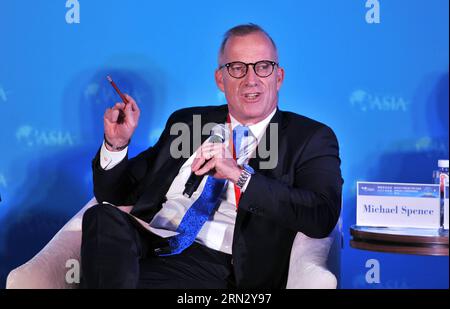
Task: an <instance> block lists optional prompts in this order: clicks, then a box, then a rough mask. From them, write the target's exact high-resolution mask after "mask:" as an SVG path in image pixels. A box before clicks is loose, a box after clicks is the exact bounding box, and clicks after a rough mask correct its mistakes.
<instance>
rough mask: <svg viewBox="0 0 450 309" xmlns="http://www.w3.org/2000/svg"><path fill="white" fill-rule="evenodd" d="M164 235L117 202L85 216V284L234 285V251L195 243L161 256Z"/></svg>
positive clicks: (182, 286) (149, 286)
mask: <svg viewBox="0 0 450 309" xmlns="http://www.w3.org/2000/svg"><path fill="white" fill-rule="evenodd" d="M162 243H163V241H162V238H161V237H159V236H157V235H154V234H152V233H150V232H149V231H147V230H146V229H144V228H143V227H142V226H140V225H139V223H137V222H136V221H135V220H133V219H132V218H131V217H130V216H129V215H127V214H126V213H123V212H122V211H120V210H119V209H117V208H115V207H114V206H111V205H106V204H103V205H96V206H93V207H91V208H90V209H88V210H87V211H86V212H85V214H84V216H83V232H82V244H81V287H82V288H226V287H229V286H233V280H232V268H231V256H230V255H228V254H225V253H222V252H219V251H216V250H212V249H209V248H207V247H205V246H202V245H200V244H197V243H194V244H192V245H191V246H190V247H189V248H187V249H186V250H185V251H183V252H182V253H181V254H178V255H173V256H168V257H159V256H155V255H153V254H152V253H153V248H154V247H155V246H159V245H161V244H162Z"/></svg>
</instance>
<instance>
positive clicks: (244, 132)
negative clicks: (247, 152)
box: [233, 125, 249, 157]
mask: <svg viewBox="0 0 450 309" xmlns="http://www.w3.org/2000/svg"><path fill="white" fill-rule="evenodd" d="M248 132H249V128H248V127H247V126H243V125H238V126H236V127H235V128H234V130H233V142H234V149H235V151H236V157H239V153H240V151H241V146H242V139H243V138H244V137H248Z"/></svg>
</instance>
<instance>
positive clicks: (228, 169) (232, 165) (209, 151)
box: [191, 142, 242, 183]
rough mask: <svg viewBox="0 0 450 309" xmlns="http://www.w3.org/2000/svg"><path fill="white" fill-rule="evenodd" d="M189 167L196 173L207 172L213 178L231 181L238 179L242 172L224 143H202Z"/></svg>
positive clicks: (202, 173) (234, 181)
mask: <svg viewBox="0 0 450 309" xmlns="http://www.w3.org/2000/svg"><path fill="white" fill-rule="evenodd" d="M205 162H206V163H205ZM191 168H192V171H193V172H194V173H195V174H196V175H204V174H206V173H209V174H210V175H211V176H213V177H215V178H219V179H228V180H230V181H232V182H233V183H236V182H237V181H238V179H239V176H240V175H241V172H242V170H241V168H240V167H239V166H238V165H237V163H236V161H235V160H234V159H233V156H232V154H231V152H230V150H229V149H228V147H226V146H225V144H224V143H209V142H206V143H204V144H203V145H202V146H201V147H200V148H199V149H198V150H197V156H196V158H195V159H194V161H193V162H192V167H191Z"/></svg>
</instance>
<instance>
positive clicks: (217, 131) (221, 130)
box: [183, 124, 226, 197]
mask: <svg viewBox="0 0 450 309" xmlns="http://www.w3.org/2000/svg"><path fill="white" fill-rule="evenodd" d="M225 133H226V128H225V125H223V124H218V125H216V126H214V128H212V130H211V136H210V137H209V142H210V143H223V142H224V141H225ZM206 162H208V161H205V164H206ZM204 176H205V175H196V174H195V173H194V172H192V173H191V175H190V176H189V178H188V180H187V181H186V184H185V185H184V191H183V195H184V196H186V197H191V196H192V194H193V193H194V192H195V191H196V190H197V189H198V186H199V185H200V183H201V182H202V180H203V177H204Z"/></svg>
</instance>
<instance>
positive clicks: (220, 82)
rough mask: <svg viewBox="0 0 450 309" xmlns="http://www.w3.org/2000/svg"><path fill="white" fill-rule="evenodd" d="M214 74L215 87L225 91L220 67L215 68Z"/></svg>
mask: <svg viewBox="0 0 450 309" xmlns="http://www.w3.org/2000/svg"><path fill="white" fill-rule="evenodd" d="M214 75H215V78H216V84H217V87H219V89H220V90H221V91H222V92H225V85H224V83H223V70H222V69H217V70H216V72H215V74H214Z"/></svg>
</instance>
